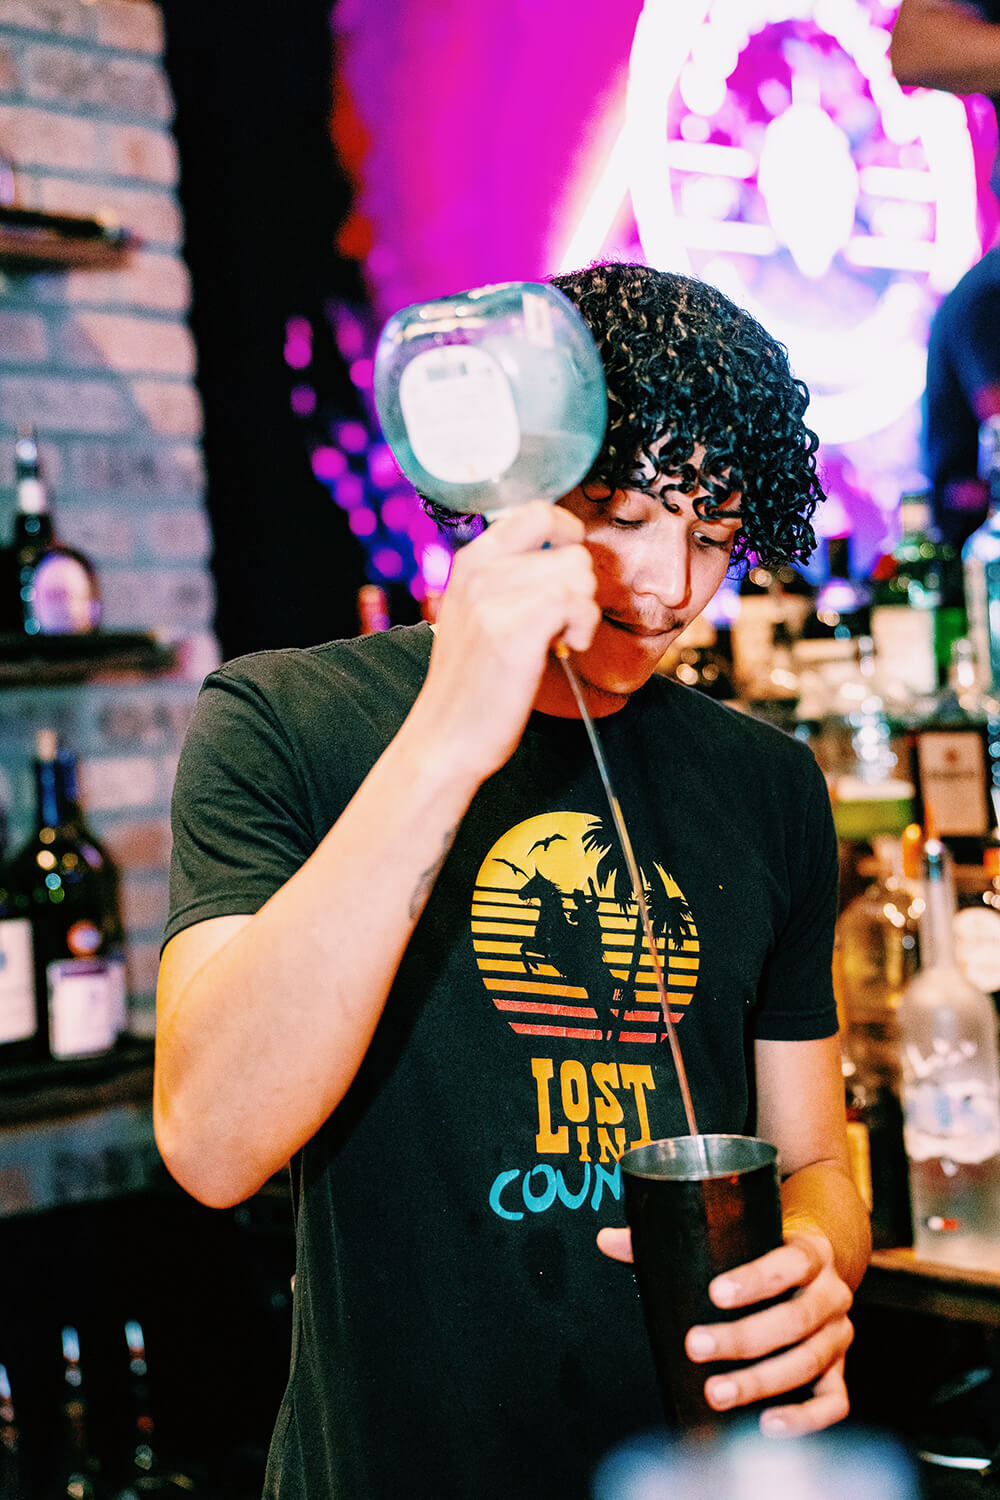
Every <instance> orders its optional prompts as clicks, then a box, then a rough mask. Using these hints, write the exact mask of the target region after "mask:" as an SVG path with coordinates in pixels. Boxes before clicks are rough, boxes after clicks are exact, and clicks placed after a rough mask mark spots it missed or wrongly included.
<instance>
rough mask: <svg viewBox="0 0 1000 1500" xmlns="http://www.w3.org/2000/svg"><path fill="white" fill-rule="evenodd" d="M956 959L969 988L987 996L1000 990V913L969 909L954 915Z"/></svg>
mask: <svg viewBox="0 0 1000 1500" xmlns="http://www.w3.org/2000/svg"><path fill="white" fill-rule="evenodd" d="M955 957H956V959H957V960H958V966H959V968H960V969H961V970H962V973H963V974H964V975H965V977H966V979H967V980H968V981H969V983H970V984H974V985H975V986H976V989H977V990H982V992H983V994H984V995H992V994H993V992H994V990H1000V912H998V911H994V910H993V908H992V907H989V906H966V907H963V908H962V910H961V911H957V912H956V913H955Z"/></svg>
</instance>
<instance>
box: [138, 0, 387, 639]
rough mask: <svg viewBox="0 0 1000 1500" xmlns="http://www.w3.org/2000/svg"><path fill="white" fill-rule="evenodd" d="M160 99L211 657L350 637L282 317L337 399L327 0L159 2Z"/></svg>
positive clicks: (345, 388)
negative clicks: (303, 337)
mask: <svg viewBox="0 0 1000 1500" xmlns="http://www.w3.org/2000/svg"><path fill="white" fill-rule="evenodd" d="M162 8H163V12H164V17H165V21H166V33H167V51H166V66H167V72H168V75H169V78H170V82H171V86H172V89H173V93H174V98H175V101H176V111H177V113H176V119H175V134H176V138H177V143H178V148H179V152H180V199H181V206H182V208H183V211H184V216H185V221H186V239H185V246H184V251H185V256H186V259H187V263H188V267H189V269H190V272H191V278H192V285H193V302H192V309H191V327H192V331H193V334H194V338H195V342H196V345H197V349H198V358H199V365H198V373H197V380H198V385H199V389H200V392H201V396H202V400H203V403H204V412H205V434H204V450H205V463H206V469H207V493H206V503H207V507H208V512H209V517H210V520H211V524H212V528H213V533H214V537H215V552H214V556H213V571H214V574H215V579H216V585H217V597H218V613H217V617H216V631H217V634H218V636H219V640H220V645H221V648H222V655H223V657H224V658H228V657H232V656H236V655H239V654H241V653H243V652H245V651H255V650H260V649H264V648H268V647H274V646H295V645H313V644H315V643H317V642H319V641H324V640H330V639H333V638H335V637H338V636H343V635H354V634H356V632H357V608H356V599H357V590H358V588H359V586H360V585H361V583H362V582H363V581H364V578H363V567H364V558H363V555H362V549H361V547H360V544H359V543H358V542H357V541H356V539H355V538H354V536H353V535H352V533H351V532H350V530H349V528H348V526H347V521H346V518H345V516H344V514H343V512H342V511H341V510H340V509H338V507H337V506H336V504H335V503H334V501H333V500H332V499H331V497H330V494H329V492H328V491H327V490H326V488H325V487H324V486H323V485H322V484H320V483H319V482H318V481H317V480H316V479H315V478H314V476H313V474H312V470H311V468H310V465H309V456H308V452H307V445H306V441H305V435H304V431H303V424H302V423H301V421H300V420H299V419H297V418H296V417H295V416H294V415H293V414H292V411H291V408H290V405H289V392H290V388H291V386H292V384H293V379H292V372H291V371H290V370H289V369H288V366H287V365H286V364H285V361H284V357H283V353H282V350H283V346H284V340H285V324H286V321H287V319H288V318H289V317H291V316H305V317H308V318H310V320H311V321H312V322H313V325H314V328H315V329H316V331H317V339H316V342H315V344H314V350H315V359H314V365H313V368H312V370H311V372H310V375H311V378H312V381H313V384H314V385H315V386H316V387H317V390H318V393H319V394H320V396H321V399H322V400H323V402H324V403H325V404H326V406H327V407H330V406H331V405H332V406H334V407H335V406H336V405H337V404H338V401H340V402H342V403H343V405H344V408H345V410H346V411H352V410H353V387H351V385H350V382H349V380H348V377H347V372H346V370H345V368H344V365H343V362H342V360H341V359H340V356H339V354H338V352H337V350H336V346H335V345H334V343H333V340H332V336H331V337H324V336H323V330H324V326H325V319H324V313H323V309H324V305H325V303H326V301H327V299H329V298H331V297H337V296H343V297H346V298H347V299H348V300H351V301H352V302H353V301H364V300H366V292H365V287H364V283H363V280H362V277H361V273H360V270H359V267H358V265H357V263H356V262H355V261H352V260H349V259H347V258H345V257H343V256H342V255H340V254H339V253H338V251H337V249H336V243H335V242H336V235H337V231H338V229H339V227H340V225H341V224H342V223H343V221H344V219H345V217H346V215H347V213H348V211H349V209H350V207H351V203H352V196H353V190H352V185H351V182H350V180H349V177H348V175H347V173H346V172H345V171H344V169H343V168H342V167H341V165H340V163H339V161H338V159H337V156H336V153H335V151H334V148H333V146H332V143H331V139H330V130H329V119H330V107H331V97H332V87H333V67H334V62H333V47H332V44H331V35H330V15H331V4H330V0H294V3H293V4H289V3H288V0H241V3H239V4H236V3H234V0H213V3H212V4H211V5H191V4H190V0H162Z"/></svg>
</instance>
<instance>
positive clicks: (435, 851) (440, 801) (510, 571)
mask: <svg viewBox="0 0 1000 1500" xmlns="http://www.w3.org/2000/svg"><path fill="white" fill-rule="evenodd" d="M583 535H584V533H583V527H582V526H581V525H580V523H579V521H578V520H577V519H576V517H575V516H572V515H571V514H570V513H569V512H568V511H566V510H564V509H561V508H559V507H556V506H551V505H546V504H542V503H538V504H536V505H526V506H523V507H521V508H520V509H519V510H517V511H514V512H509V513H508V514H506V515H505V516H503V517H501V518H500V519H499V520H498V521H497V522H496V523H495V525H494V526H491V527H490V529H489V531H488V532H487V533H486V534H485V535H484V536H482V537H480V538H478V539H477V540H476V541H474V542H472V543H470V544H469V546H468V547H467V548H465V549H464V550H463V551H462V552H461V553H460V554H459V556H458V557H457V558H456V560H455V566H454V569H453V573H452V581H451V583H450V584H449V587H448V591H447V593H446V594H445V597H444V600H443V602H442V606H441V612H440V616H439V619H438V626H437V633H436V637H435V641H434V646H433V649H432V653H431V661H430V667H429V670H428V674H427V679H426V682H425V683H424V686H423V688H422V690H421V692H420V694H419V696H418V698H417V700H416V703H415V704H414V707H413V708H412V710H411V711H410V714H409V715H408V717H407V719H406V721H405V723H404V724H403V727H402V728H401V729H400V731H399V733H398V734H397V735H396V737H395V739H394V740H393V741H392V743H391V744H390V745H389V746H388V748H387V749H386V750H385V752H384V753H383V755H382V756H381V757H380V759H379V760H378V761H377V762H376V764H375V766H374V767H373V768H372V770H371V771H370V772H369V774H368V776H367V777H366V779H365V781H364V782H363V783H362V785H361V786H360V788H359V789H358V791H357V793H356V794H355V796H354V797H353V798H352V800H351V802H350V803H349V804H348V806H347V808H346V809H345V811H344V812H343V814H342V815H341V817H340V818H339V819H338V820H337V822H336V823H335V824H334V826H333V828H332V829H331V830H330V832H329V833H328V834H327V835H326V837H325V838H324V839H323V840H322V842H321V843H320V844H319V846H318V847H317V848H316V850H315V852H314V853H312V854H311V855H310V857H309V858H308V859H306V860H305V863H304V864H302V866H301V867H300V868H299V869H298V870H297V871H296V873H295V874H293V875H292V876H291V878H290V879H288V880H286V882H285V884H284V885H282V886H281V888H280V889H279V890H278V891H277V892H276V893H275V894H274V895H273V896H272V897H271V899H270V900H269V901H268V902H267V903H266V904H265V905H264V906H263V907H261V909H260V910H259V911H258V912H256V914H255V915H252V916H250V915H246V916H240V915H237V916H225V917H217V918H213V919H209V920H205V921H201V922H198V923H195V924H194V925H192V926H190V927H188V928H186V929H184V930H182V931H181V932H179V933H178V934H177V935H176V936H175V937H173V938H172V939H171V940H170V942H169V943H168V944H167V946H166V948H165V949H164V954H163V962H162V965H161V970H160V982H159V988H158V993H157V1044H156V1072H155V1084H154V1118H155V1122H156V1132H157V1142H158V1144H159V1148H160V1151H161V1154H162V1155H163V1158H164V1161H165V1162H166V1164H167V1166H168V1168H169V1169H170V1171H171V1172H172V1173H173V1175H174V1176H175V1177H176V1178H177V1180H178V1181H179V1182H180V1183H181V1185H182V1186H183V1187H185V1188H186V1189H187V1191H188V1192H190V1193H191V1194H192V1195H193V1196H194V1197H196V1198H199V1199H201V1200H202V1201H203V1202H205V1203H207V1204H209V1205H210V1206H213V1207H223V1206H228V1205H231V1204H233V1203H236V1202H239V1201H240V1200H241V1199H243V1198H246V1197H247V1196H249V1195H250V1194H251V1193H253V1192H254V1191H256V1189H257V1188H258V1187H260V1185H261V1184H262V1183H263V1182H265V1181H266V1180H267V1178H268V1177H269V1176H271V1175H272V1173H274V1172H276V1171H278V1170H279V1169H280V1168H281V1167H282V1166H283V1165H284V1164H285V1162H287V1161H288V1159H289V1158H290V1157H291V1156H292V1155H293V1153H294V1152H295V1151H297V1150H298V1149H299V1148H300V1147H301V1146H302V1145H304V1143H305V1142H306V1141H307V1140H308V1139H309V1138H310V1137H311V1136H312V1135H313V1134H314V1133H315V1131H316V1130H317V1129H318V1128H319V1126H320V1125H321V1124H322V1123H323V1121H324V1120H325V1119H327V1117H328V1116H329V1115H330V1114H331V1113H332V1111H333V1110H334V1109H335V1107H336V1106H337V1104H338V1103H339V1102H340V1100H341V1099H342V1097H343V1096H344V1094H345V1093H346V1091H347V1089H348V1088H349V1087H350V1085H351V1082H352V1081H353V1078H354V1076H355V1073H356V1072H357V1069H358V1068H359V1066H360V1064H361V1061H362V1059H363V1057H364V1055H365V1051H366V1049H367V1047H368V1044H369V1042H370V1040H371V1037H372V1035H373V1033H374V1031H375V1027H376V1025H377V1024H378V1020H379V1017H380V1015H381V1013H382V1008H383V1005H384V1003H385V1000H386V996H387V995H388V992H389V988H390V986H391V984H392V981H393V978H394V976H395V973H396V969H397V967H398V965H399V962H400V959H401V957H402V954H403V951H404V949H405V947H406V944H407V943H408V941H409V938H410V934H411V933H412V931H413V928H414V926H415V924H416V922H417V920H418V918H419V916H420V913H421V911H422V910H423V906H424V903H425V902H426V899H427V896H428V894H429V892H430V890H431V887H432V886H433V884H434V880H435V878H436V876H437V873H438V871H439V869H440V867H441V865H442V863H443V862H444V859H445V856H446V855H447V852H448V849H449V848H450V845H451V841H452V839H453V838H454V834H455V831H456V828H457V826H458V824H459V823H460V821H461V819H462V817H463V816H464V814H465V811H466V809H467V807H468V805H469V803H470V801H471V800H472V797H473V796H474V794H475V792H476V790H477V788H478V787H479V785H480V784H481V783H482V781H484V780H485V779H486V777H488V776H489V775H491V774H492V773H493V772H494V771H495V770H497V769H498V768H499V767H500V766H501V765H503V764H504V762H505V761H506V760H507V758H508V757H509V755H510V754H511V752H512V751H513V749H514V747H515V745H516V744H517V741H518V739H519V738H520V735H521V732H522V730H523V727H524V724H525V722H526V721H527V717H528V714H529V712H530V710H531V707H532V703H533V701H534V698H535V694H536V692H537V690H538V685H539V681H540V678H541V675H542V672H543V670H544V668H545V665H546V661H547V659H548V653H549V649H550V646H551V643H552V642H553V640H555V639H556V638H557V637H559V636H562V637H563V638H564V639H565V640H566V643H567V644H568V645H569V646H570V647H571V648H573V649H575V650H583V649H585V648H586V646H587V645H588V644H589V642H590V639H591V637H592V635H593V632H594V630H595V629H596V626H597V622H598V619H599V612H598V609H597V605H596V604H595V602H594V588H595V579H594V570H593V565H592V562H591V559H590V554H589V553H588V552H587V550H586V549H585V548H584V547H583V546H582V545H581V543H582V540H583ZM546 543H547V544H548V546H547V548H546V549H545V550H542V548H543V545H544V544H546Z"/></svg>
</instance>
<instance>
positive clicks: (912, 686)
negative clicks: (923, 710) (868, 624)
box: [872, 604, 937, 693]
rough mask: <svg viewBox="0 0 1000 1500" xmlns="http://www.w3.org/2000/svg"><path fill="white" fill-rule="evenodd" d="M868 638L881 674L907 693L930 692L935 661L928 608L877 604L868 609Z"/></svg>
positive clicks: (931, 612) (932, 617)
mask: <svg viewBox="0 0 1000 1500" xmlns="http://www.w3.org/2000/svg"><path fill="white" fill-rule="evenodd" d="M872 639H873V640H874V642H875V651H876V655H877V658H878V661H879V664H880V671H881V672H882V674H883V675H885V674H886V673H887V674H888V675H889V676H890V677H891V678H892V680H893V681H894V682H895V681H898V682H900V683H901V684H902V685H903V686H904V687H905V688H907V689H909V691H910V692H911V693H933V692H934V690H935V688H936V687H937V662H936V661H935V658H934V611H933V610H932V609H912V608H910V607H909V606H908V605H905V604H904V605H899V604H881V605H878V606H877V607H876V608H875V609H873V610H872Z"/></svg>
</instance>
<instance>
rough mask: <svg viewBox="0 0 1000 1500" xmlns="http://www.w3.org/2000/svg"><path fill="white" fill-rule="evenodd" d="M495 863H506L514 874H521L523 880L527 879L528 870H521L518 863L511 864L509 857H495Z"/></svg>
mask: <svg viewBox="0 0 1000 1500" xmlns="http://www.w3.org/2000/svg"><path fill="white" fill-rule="evenodd" d="M496 863H497V864H498V865H507V866H508V867H509V868H510V869H511V870H513V871H514V874H515V875H523V876H524V878H525V880H527V878H528V872H527V870H522V869H521V866H520V865H515V864H512V863H511V861H510V860H509V859H497V861H496Z"/></svg>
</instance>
